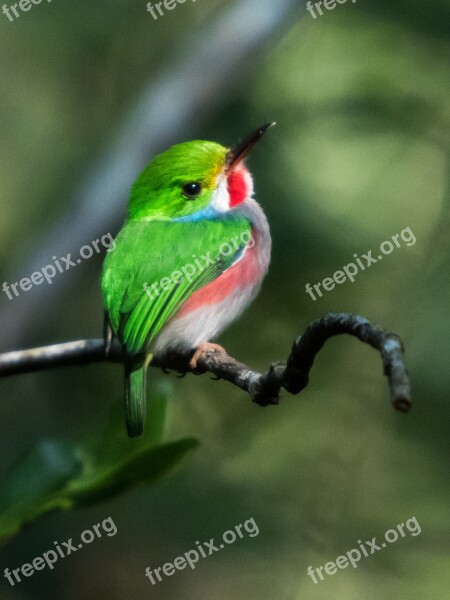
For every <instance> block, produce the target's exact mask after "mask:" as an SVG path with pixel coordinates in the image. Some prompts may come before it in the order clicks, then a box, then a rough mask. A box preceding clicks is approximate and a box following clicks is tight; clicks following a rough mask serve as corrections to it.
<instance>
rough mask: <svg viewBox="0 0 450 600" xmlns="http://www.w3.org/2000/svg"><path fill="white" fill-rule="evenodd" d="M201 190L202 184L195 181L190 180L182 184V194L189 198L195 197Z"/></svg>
mask: <svg viewBox="0 0 450 600" xmlns="http://www.w3.org/2000/svg"><path fill="white" fill-rule="evenodd" d="M201 191H202V186H201V184H200V183H198V182H197V181H190V182H189V183H186V184H185V185H183V194H184V195H185V196H187V197H188V198H189V199H190V200H193V199H194V198H197V196H199V195H200V192H201Z"/></svg>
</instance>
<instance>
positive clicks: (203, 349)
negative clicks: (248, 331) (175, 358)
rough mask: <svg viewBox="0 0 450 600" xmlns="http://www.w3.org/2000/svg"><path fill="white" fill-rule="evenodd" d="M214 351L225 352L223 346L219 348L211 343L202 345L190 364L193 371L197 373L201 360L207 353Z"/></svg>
mask: <svg viewBox="0 0 450 600" xmlns="http://www.w3.org/2000/svg"><path fill="white" fill-rule="evenodd" d="M214 350H217V351H218V352H225V348H222V346H219V344H212V343H211V342H204V343H203V344H200V346H199V347H198V348H197V350H196V351H195V354H194V356H193V357H192V358H191V360H190V362H189V366H190V367H191V369H192V370H193V371H196V370H197V363H198V361H199V359H200V358H201V357H202V356H203V355H204V354H206V353H207V352H212V351H214Z"/></svg>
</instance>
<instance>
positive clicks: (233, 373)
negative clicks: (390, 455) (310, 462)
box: [0, 313, 411, 412]
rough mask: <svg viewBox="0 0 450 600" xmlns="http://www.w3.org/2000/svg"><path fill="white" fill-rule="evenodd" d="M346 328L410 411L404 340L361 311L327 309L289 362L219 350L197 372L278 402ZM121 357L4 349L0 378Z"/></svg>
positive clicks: (174, 363)
mask: <svg viewBox="0 0 450 600" xmlns="http://www.w3.org/2000/svg"><path fill="white" fill-rule="evenodd" d="M344 333H346V334H349V335H352V336H354V337H356V338H358V339H359V340H360V341H361V342H363V343H365V344H369V345H370V346H372V347H373V348H375V349H376V350H378V351H379V352H380V354H381V358H382V362H383V368H384V374H385V375H386V377H387V378H388V380H389V387H390V392H391V401H392V404H393V406H394V407H395V408H396V409H397V410H399V411H402V412H407V411H408V410H409V409H410V408H411V386H410V380H409V376H408V371H407V370H406V366H405V363H404V360H403V344H402V341H401V339H400V338H399V337H398V335H396V334H395V333H388V332H386V331H384V330H383V329H381V328H380V327H377V326H376V325H372V324H371V323H370V322H369V321H368V320H367V319H365V318H364V317H361V316H359V315H352V314H348V313H328V314H326V315H324V316H323V317H321V318H319V319H317V320H315V321H313V322H312V323H311V324H310V325H309V326H308V327H307V329H306V331H305V333H304V334H303V335H302V336H301V337H299V338H297V339H296V340H295V342H294V345H293V347H292V350H291V353H290V355H289V357H288V359H287V361H286V362H280V363H272V364H271V366H270V367H269V370H268V371H267V372H266V373H258V372H256V371H253V370H252V369H250V368H249V367H247V366H246V365H244V364H243V363H240V362H238V361H237V360H235V359H234V358H232V357H231V356H228V354H226V352H222V351H219V350H211V351H208V352H206V353H204V354H203V355H202V356H201V358H200V359H199V361H198V369H197V371H196V372H195V373H196V374H200V373H206V372H209V373H212V374H213V375H215V376H216V377H217V378H219V379H225V380H226V381H229V382H231V383H233V384H234V385H236V386H237V387H239V388H241V389H242V390H244V391H245V392H248V393H249V394H250V396H251V398H252V400H253V401H254V402H256V403H257V404H259V405H260V406H267V405H269V404H278V399H279V395H280V391H281V389H282V388H284V389H285V390H287V391H288V392H290V393H291V394H298V393H300V392H301V391H302V390H303V389H304V388H305V387H306V386H307V385H308V381H309V373H310V371H311V368H312V366H313V363H314V360H315V358H316V356H317V354H318V353H319V351H320V350H321V348H322V347H323V345H324V344H325V342H326V341H327V340H328V339H329V338H331V337H334V336H335V335H340V334H344ZM191 357H192V352H185V353H182V354H173V353H172V354H167V355H165V356H164V357H163V358H159V359H154V360H153V361H152V362H151V365H152V366H154V367H159V368H162V369H172V370H176V371H180V372H184V373H186V372H192V369H191V367H190V366H189V361H190V359H191ZM122 359H123V356H122V351H121V348H120V347H119V346H118V345H113V347H112V348H111V350H110V352H108V355H106V353H105V346H104V342H103V340H102V339H93V340H80V341H76V342H66V343H63V344H56V345H54V346H45V347H43V348H33V349H30V350H19V351H16V352H7V353H5V354H0V377H8V376H11V375H18V374H21V373H30V372H33V371H40V370H43V369H51V368H54V367H65V366H71V365H85V364H89V363H97V362H113V363H120V362H122Z"/></svg>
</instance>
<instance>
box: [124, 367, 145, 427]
mask: <svg viewBox="0 0 450 600" xmlns="http://www.w3.org/2000/svg"><path fill="white" fill-rule="evenodd" d="M147 365H148V361H145V362H139V363H137V364H136V363H135V362H126V363H125V409H126V415H127V430H128V435H129V436H130V437H138V436H140V435H142V434H143V433H144V423H145V411H146V408H147V394H146V379H147V378H146V372H147Z"/></svg>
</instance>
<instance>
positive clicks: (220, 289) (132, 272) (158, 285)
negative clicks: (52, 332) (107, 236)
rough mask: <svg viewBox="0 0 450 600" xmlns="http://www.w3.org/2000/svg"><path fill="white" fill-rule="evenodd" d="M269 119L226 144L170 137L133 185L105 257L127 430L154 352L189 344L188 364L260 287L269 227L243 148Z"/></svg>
mask: <svg viewBox="0 0 450 600" xmlns="http://www.w3.org/2000/svg"><path fill="white" fill-rule="evenodd" d="M274 124H275V123H267V124H266V125H264V126H262V127H259V128H258V129H256V130H255V131H253V132H252V133H251V134H250V135H249V136H247V137H246V138H245V139H244V141H242V142H240V143H237V144H234V145H233V146H231V147H225V146H222V145H221V144H218V143H216V142H211V141H204V140H194V141H187V142H182V143H179V144H176V145H174V146H172V147H170V148H169V149H168V150H166V151H164V152H162V153H161V154H159V155H157V156H156V157H155V158H154V159H153V160H152V162H151V163H150V164H149V165H148V166H147V167H146V168H145V169H144V171H143V172H142V173H141V174H140V175H139V176H138V178H137V179H136V181H135V183H134V185H133V186H132V189H131V193H130V197H129V202H128V210H127V217H126V220H125V223H124V225H123V226H122V228H121V230H120V231H119V233H118V235H117V236H116V238H115V243H114V247H113V251H110V252H108V254H107V255H106V258H105V260H104V264H103V271H102V276H101V288H102V295H103V301H104V312H105V327H104V338H105V348H106V352H108V351H109V350H110V348H111V343H112V340H113V339H115V338H116V339H118V341H119V343H120V344H121V346H122V350H123V357H124V359H123V363H124V369H125V412H126V425H127V431H128V435H129V436H130V437H138V436H140V435H142V434H143V432H144V421H145V410H146V370H147V367H148V365H149V363H150V362H151V361H152V359H153V358H154V357H157V358H161V359H162V358H163V357H164V355H165V354H166V353H168V352H186V351H189V352H192V353H193V354H192V358H191V361H190V367H191V368H192V370H195V369H196V368H197V363H198V360H199V359H200V358H201V356H202V355H204V354H205V353H206V352H208V351H214V350H218V349H220V350H223V348H221V347H220V346H218V345H217V344H215V343H213V342H212V341H211V340H212V339H214V338H215V337H216V336H218V335H219V334H220V333H221V332H222V331H223V330H224V329H225V328H226V327H227V326H228V325H229V324H230V323H231V322H233V321H234V320H235V319H237V317H238V316H239V315H240V314H241V313H242V311H243V310H244V309H245V308H246V307H247V306H248V305H249V304H250V303H251V302H252V301H253V300H254V298H255V297H256V295H257V294H258V292H259V290H260V287H261V284H262V281H263V279H264V277H265V275H266V274H267V272H268V269H269V263H270V255H271V245H272V242H271V235H270V229H269V224H268V221H267V218H266V216H265V214H264V212H263V209H262V208H261V206H260V205H259V204H258V203H257V201H256V200H255V198H254V184H253V178H252V175H251V173H250V171H249V169H248V167H247V165H246V161H245V159H246V157H247V155H248V154H249V152H250V150H251V149H252V148H253V146H254V145H255V144H256V143H257V142H258V141H259V140H260V139H261V138H262V137H263V135H264V134H265V133H266V131H267V130H268V129H269V128H270V127H272V125H274Z"/></svg>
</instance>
